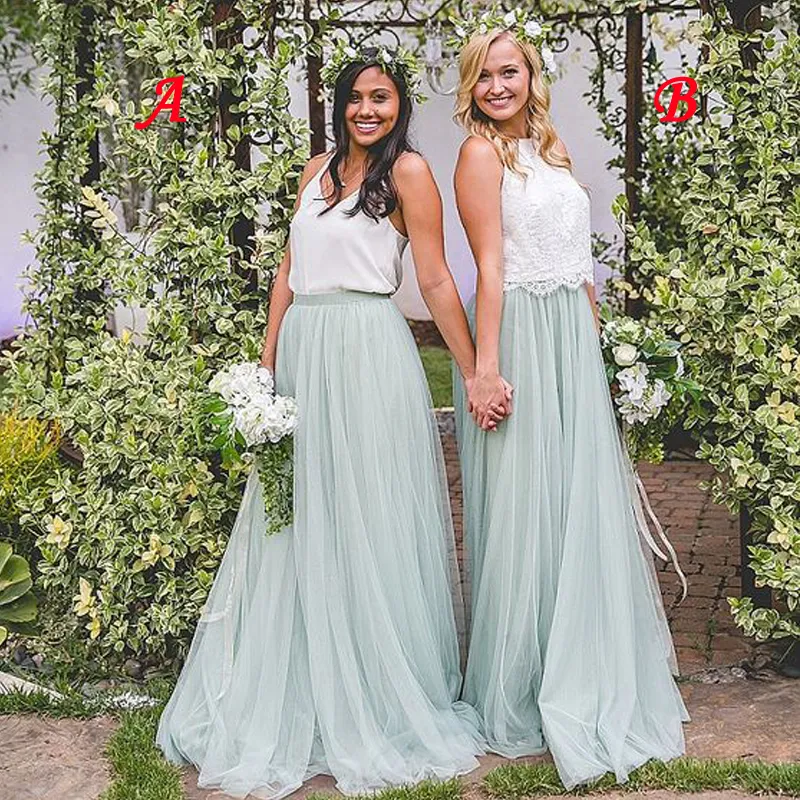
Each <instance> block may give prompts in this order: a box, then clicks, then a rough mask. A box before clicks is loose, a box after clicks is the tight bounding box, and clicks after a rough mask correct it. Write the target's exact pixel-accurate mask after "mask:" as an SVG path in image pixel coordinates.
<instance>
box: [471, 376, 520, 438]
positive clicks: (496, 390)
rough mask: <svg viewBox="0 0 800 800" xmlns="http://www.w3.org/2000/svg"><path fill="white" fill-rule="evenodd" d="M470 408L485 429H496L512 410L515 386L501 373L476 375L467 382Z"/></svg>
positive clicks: (478, 423) (478, 422)
mask: <svg viewBox="0 0 800 800" xmlns="http://www.w3.org/2000/svg"><path fill="white" fill-rule="evenodd" d="M466 388H467V396H468V399H469V410H470V413H471V414H472V416H473V419H474V420H475V422H476V424H477V425H479V426H480V427H481V428H482V429H483V430H486V431H488V430H495V429H496V428H497V424H498V423H499V422H500V421H501V420H503V419H504V418H505V417H506V416H507V415H508V414H509V413H510V412H511V393H512V392H513V388H512V387H511V386H510V385H509V384H508V383H507V382H506V381H504V380H503V378H501V377H500V375H499V374H497V373H495V374H493V375H484V376H476V377H475V378H473V379H472V380H470V381H467V382H466Z"/></svg>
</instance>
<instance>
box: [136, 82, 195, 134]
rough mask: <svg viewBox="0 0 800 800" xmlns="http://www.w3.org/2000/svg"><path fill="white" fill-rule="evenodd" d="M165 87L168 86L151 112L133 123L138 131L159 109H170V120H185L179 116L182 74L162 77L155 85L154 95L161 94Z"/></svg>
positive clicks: (148, 124)
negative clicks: (143, 118) (141, 120)
mask: <svg viewBox="0 0 800 800" xmlns="http://www.w3.org/2000/svg"><path fill="white" fill-rule="evenodd" d="M165 87H169V89H168V90H167V92H166V94H165V95H164V96H163V97H162V98H161V100H159V101H158V105H157V106H156V107H155V108H154V109H153V113H152V114H151V115H150V116H149V117H148V118H147V119H146V120H145V121H144V122H136V123H134V126H133V127H134V128H136V130H137V131H140V130H142V129H144V128H148V127H149V126H150V125H151V124H152V122H153V120H154V119H155V118H156V117H157V116H158V113H159V111H161V110H162V109H164V108H168V109H169V111H170V114H169V121H170V122H186V119H185V118H184V117H182V116H181V92H182V91H183V75H176V76H175V77H174V78H163V79H162V80H160V81H159V82H158V86H156V95H159V94H161V92H162V91H164V88H165Z"/></svg>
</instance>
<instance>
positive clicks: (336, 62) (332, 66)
mask: <svg viewBox="0 0 800 800" xmlns="http://www.w3.org/2000/svg"><path fill="white" fill-rule="evenodd" d="M332 45H333V50H332V52H331V54H330V55H329V56H328V57H327V58H326V59H325V65H324V66H323V68H322V70H321V71H320V77H321V78H322V82H323V83H324V84H325V87H326V89H327V90H328V93H329V94H330V95H332V94H333V90H334V87H335V86H336V79H337V78H338V77H339V75H340V74H341V73H342V70H344V69H345V68H346V67H347V66H349V65H350V64H352V63H353V62H354V61H366V62H368V63H371V62H377V63H378V64H379V65H380V66H381V67H382V68H383V69H384V70H387V71H389V72H393V73H401V74H402V76H403V78H404V79H405V81H406V86H407V87H408V94H409V97H410V98H411V100H412V101H413V102H414V103H424V102H425V101H426V100H427V99H428V98H427V97H426V96H425V95H424V94H423V93H422V91H421V89H420V86H421V84H422V79H421V77H420V76H421V70H420V66H419V61H418V60H417V57H416V56H415V55H414V54H413V53H412V52H411V51H410V50H406V49H405V48H404V47H399V46H398V47H392V48H389V47H386V46H385V45H359V46H355V45H353V44H351V43H350V42H348V41H347V40H345V39H341V38H336V39H334V40H333V42H332Z"/></svg>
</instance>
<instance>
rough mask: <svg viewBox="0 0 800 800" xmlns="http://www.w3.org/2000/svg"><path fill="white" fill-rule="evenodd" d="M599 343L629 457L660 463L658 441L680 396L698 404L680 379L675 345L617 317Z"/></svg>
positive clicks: (695, 389) (695, 392)
mask: <svg viewBox="0 0 800 800" xmlns="http://www.w3.org/2000/svg"><path fill="white" fill-rule="evenodd" d="M601 345H602V348H603V358H604V361H605V366H606V374H607V376H608V382H609V385H610V387H611V395H612V397H613V399H614V405H615V410H616V412H617V415H618V417H619V418H620V419H621V420H622V423H623V429H624V431H625V435H626V442H627V444H628V448H629V450H630V453H631V457H632V458H633V459H634V460H639V459H642V458H644V459H647V460H650V461H661V460H662V459H663V457H664V452H663V439H664V437H665V436H666V434H667V433H668V432H669V429H670V427H671V425H672V424H673V423H674V422H675V419H676V417H677V415H678V414H679V413H680V411H681V410H682V408H683V406H684V403H685V400H686V398H687V397H691V398H694V399H695V400H698V399H699V392H700V391H701V389H702V387H701V386H700V385H699V384H697V383H695V382H694V381H693V380H691V379H689V378H687V377H685V376H684V365H683V358H682V357H681V354H680V342H676V341H674V340H672V339H669V338H668V337H667V336H666V334H665V333H664V332H663V331H662V330H660V329H658V328H656V327H655V326H653V325H650V324H645V323H644V322H642V321H640V320H635V319H631V318H629V317H621V318H617V319H610V320H608V321H607V322H606V323H605V324H604V326H603V332H602V336H601Z"/></svg>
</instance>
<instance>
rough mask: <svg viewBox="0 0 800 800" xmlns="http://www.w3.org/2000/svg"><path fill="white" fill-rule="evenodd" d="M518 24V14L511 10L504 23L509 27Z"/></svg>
mask: <svg viewBox="0 0 800 800" xmlns="http://www.w3.org/2000/svg"><path fill="white" fill-rule="evenodd" d="M516 24H517V15H516V14H515V13H514V12H513V11H509V12H508V13H507V14H506V15H505V16H504V17H503V25H505V26H506V27H507V28H513V27H514V26H515V25H516Z"/></svg>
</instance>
